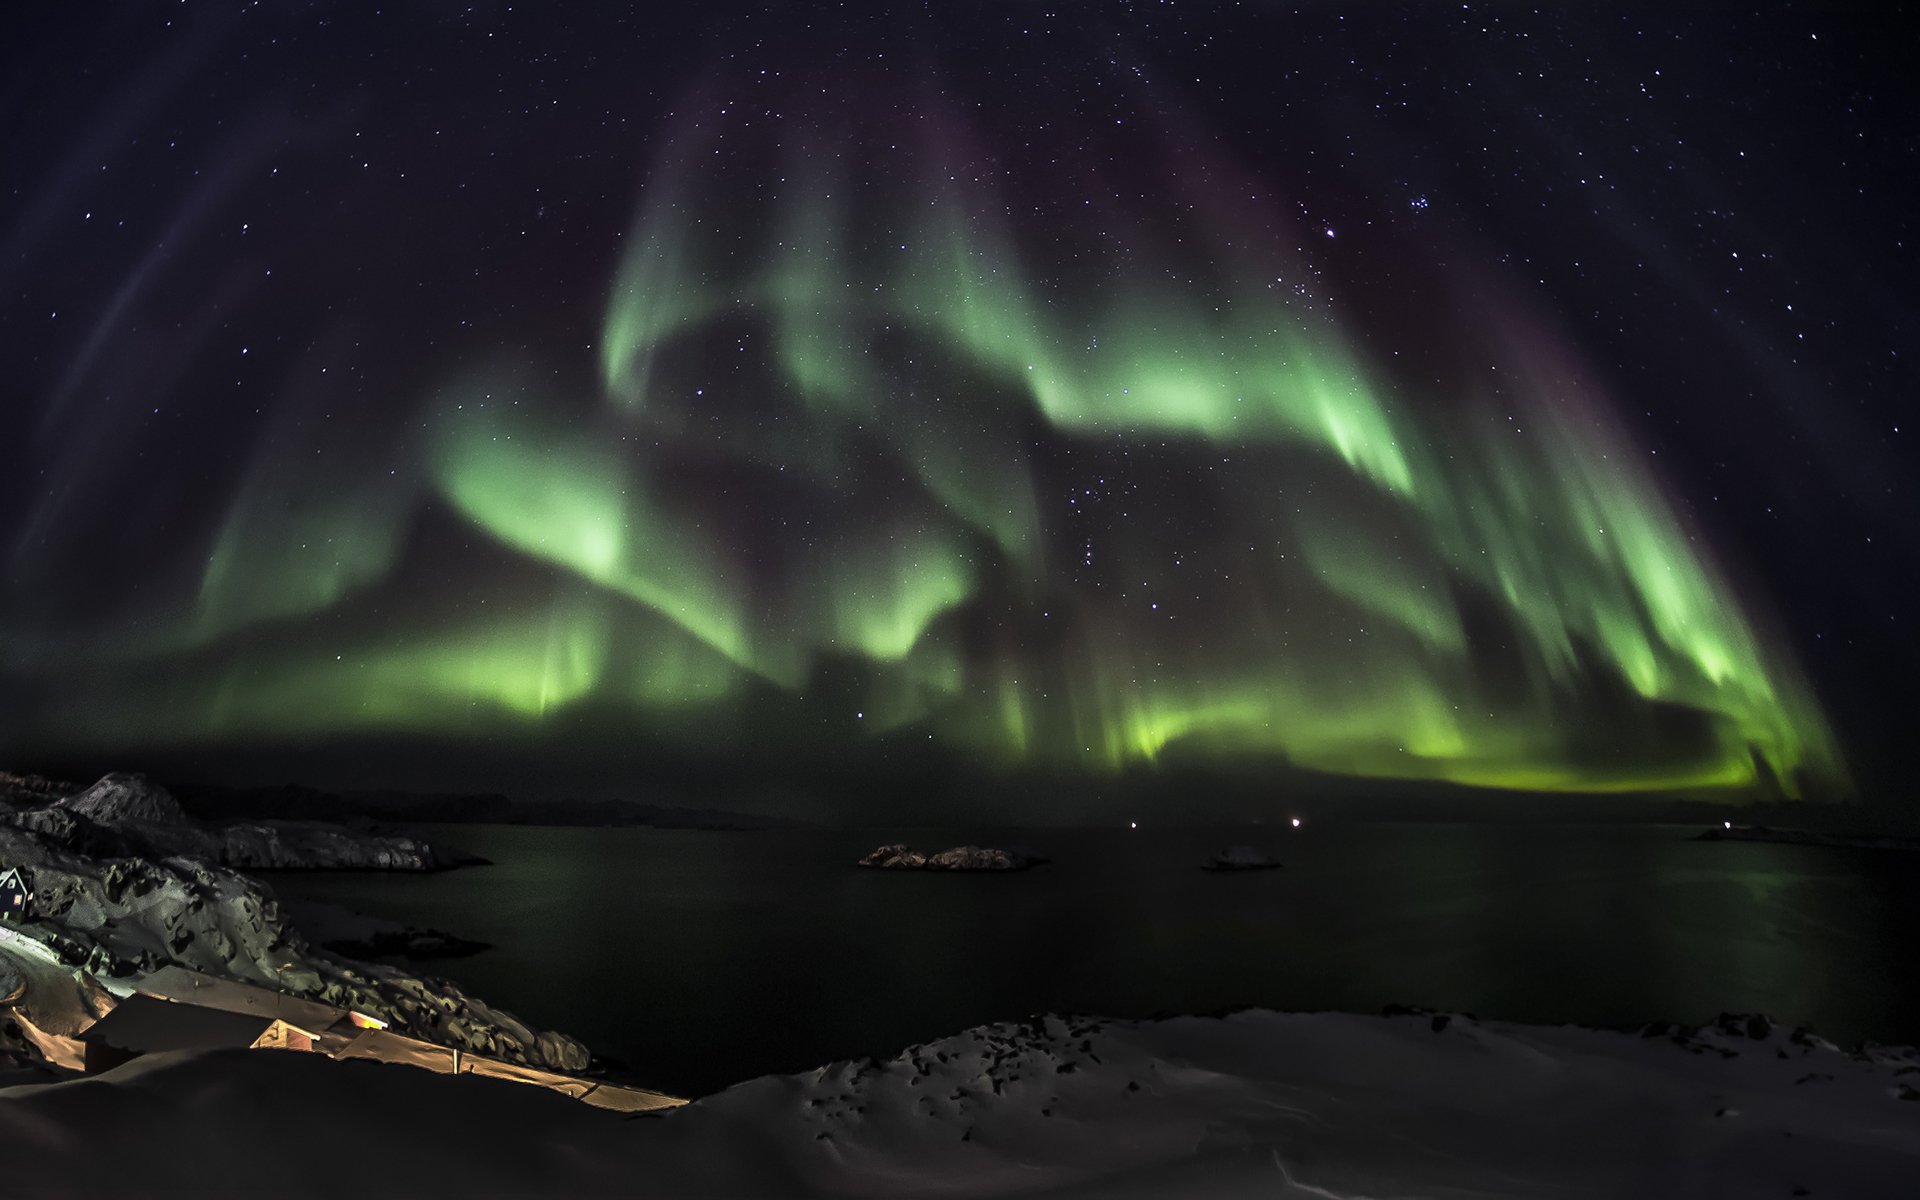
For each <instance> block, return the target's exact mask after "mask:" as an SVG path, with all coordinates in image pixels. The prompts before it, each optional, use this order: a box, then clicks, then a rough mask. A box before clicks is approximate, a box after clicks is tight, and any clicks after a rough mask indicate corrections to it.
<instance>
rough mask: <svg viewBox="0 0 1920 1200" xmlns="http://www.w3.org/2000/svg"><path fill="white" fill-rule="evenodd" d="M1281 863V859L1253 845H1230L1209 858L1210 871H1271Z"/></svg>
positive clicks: (1207, 867)
mask: <svg viewBox="0 0 1920 1200" xmlns="http://www.w3.org/2000/svg"><path fill="white" fill-rule="evenodd" d="M1279 865H1280V860H1279V859H1276V858H1270V857H1268V855H1267V853H1266V851H1264V850H1257V849H1255V848H1254V847H1252V846H1228V847H1227V848H1226V849H1225V850H1222V851H1221V852H1220V853H1218V854H1216V855H1214V856H1213V857H1212V858H1211V859H1209V860H1208V862H1207V865H1206V869H1207V870H1209V871H1270V870H1272V869H1273V868H1275V867H1277V866H1279Z"/></svg>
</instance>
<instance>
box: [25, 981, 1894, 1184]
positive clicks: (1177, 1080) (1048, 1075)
mask: <svg viewBox="0 0 1920 1200" xmlns="http://www.w3.org/2000/svg"><path fill="white" fill-rule="evenodd" d="M681 1035H683V1034H682V1033H676V1034H675V1036H681ZM715 1036H724V1032H716V1034H715ZM1916 1071H1920V1055H1917V1054H1916V1053H1915V1052H1914V1051H1912V1050H1908V1049H1887V1048H1879V1047H1874V1048H1869V1050H1868V1051H1866V1052H1863V1053H1860V1054H1848V1053H1845V1052H1842V1051H1840V1050H1838V1049H1836V1048H1834V1047H1833V1046H1831V1045H1830V1044H1827V1043H1825V1042H1822V1041H1820V1040H1819V1039H1817V1038H1813V1037H1810V1036H1807V1035H1805V1034H1801V1033H1796V1032H1795V1031H1790V1030H1787V1029H1783V1028H1780V1027H1777V1026H1774V1025H1772V1024H1771V1023H1769V1022H1766V1021H1764V1020H1755V1019H1751V1018H1744V1017H1740V1018H1729V1019H1727V1020H1726V1021H1723V1022H1718V1023H1715V1024H1714V1025H1711V1026H1708V1027H1705V1028H1702V1029H1691V1030H1679V1029H1672V1030H1666V1031H1663V1032H1661V1033H1660V1035H1659V1036H1653V1037H1640V1036H1636V1035H1634V1034H1630V1033H1618V1032H1602V1031H1596V1030H1590V1029H1574V1028H1558V1029H1550V1028H1543V1027H1538V1026H1522V1025H1508V1024H1496V1023H1491V1022H1487V1023H1482V1022H1478V1021H1475V1020H1473V1019H1471V1018H1468V1017H1462V1016H1457V1015H1449V1014H1432V1013H1414V1014H1408V1015H1404V1016H1398V1017H1383V1016H1353V1015H1347V1014H1338V1013H1316V1014H1290V1013H1274V1012H1264V1011H1248V1012H1242V1013H1238V1014H1235V1015H1233V1016H1228V1017H1178V1018H1173V1019H1169V1020H1163V1021H1147V1022H1134V1021H1124V1022H1122V1021H1108V1020H1101V1019H1096V1018H1085V1017H1058V1016H1047V1017H1036V1018H1031V1019H1029V1020H1025V1021H1019V1022H1003V1023H999V1024H994V1025H986V1026H980V1027H978V1028H974V1029H969V1030H966V1031H964V1032H961V1033H958V1034H955V1035H953V1036H951V1037H946V1038H941V1039H939V1040H937V1041H932V1042H927V1043H924V1044H921V1045H917V1046H912V1047H909V1048H908V1049H906V1050H903V1051H901V1052H900V1053H899V1054H896V1055H894V1056H892V1057H891V1058H888V1059H885V1060H879V1059H865V1060H861V1061H856V1062H841V1063H834V1064H831V1065H828V1066H824V1067H821V1068H819V1069H817V1070H813V1071H809V1072H805V1073H803V1074H799V1075H788V1076H768V1077H764V1078H760V1079H756V1080H752V1081H750V1082H747V1083H743V1084H740V1085H739V1086H737V1087H733V1088H729V1089H728V1090H726V1091H724V1092H721V1093H718V1094H716V1095H713V1096H709V1097H706V1098H705V1099H702V1100H699V1101H697V1102H695V1103H693V1104H691V1105H688V1106H686V1107H684V1108H679V1109H675V1110H673V1111H671V1112H668V1113H665V1114H662V1115H658V1116H649V1117H647V1118H646V1119H643V1120H627V1119H622V1118H621V1117H619V1116H618V1115H616V1114H611V1113H607V1112H603V1111H601V1110H598V1109H593V1108H590V1107H588V1106H586V1105H581V1104H577V1103H574V1102H571V1101H568V1100H566V1099H564V1098H561V1097H559V1096H556V1095H554V1094H552V1093H549V1092H544V1091H541V1090H538V1089H534V1088H527V1087H521V1086H517V1085H512V1084H507V1083H502V1082H497V1081H490V1080H485V1079H477V1078H474V1077H472V1076H461V1077H451V1076H445V1075H435V1074H431V1073H428V1072H425V1071H417V1070H412V1069H409V1068H404V1067H390V1066H376V1065H374V1064H369V1063H351V1062H349V1063H335V1062H330V1061H328V1060H326V1059H324V1058H320V1057H318V1056H314V1055H304V1054H292V1053H285V1052H269V1051H254V1052H245V1051H222V1052H219V1053H216V1054H211V1055H203V1056H180V1055H155V1056H151V1057H149V1058H147V1059H142V1060H138V1061H136V1062H134V1063H131V1064H128V1065H127V1066H124V1067H121V1068H118V1069H117V1070H114V1071H112V1072H109V1073H107V1074H105V1075H101V1076H95V1077H91V1078H89V1079H88V1080H86V1081H82V1082H76V1083H64V1084H58V1085H53V1086H37V1087H35V1086H28V1087H14V1088H7V1089H0V1155H4V1157H5V1161H6V1162H7V1176H8V1184H9V1186H10V1187H13V1188H16V1189H18V1190H21V1191H23V1192H25V1193H28V1194H39V1193H43V1192H58V1193H60V1194H71V1193H79V1194H89V1195H106V1194H121V1195H174V1194H181V1195H189V1194H205V1193H206V1191H207V1190H208V1189H209V1187H210V1186H211V1184H212V1183H214V1182H219V1181H239V1180H271V1181H272V1189H273V1190H274V1191H275V1192H276V1194H279V1195H286V1196H301V1195H316V1196H318V1195H343V1194H363V1193H379V1194H395V1193H414V1194H425V1195H445V1194H462V1193H482V1194H501V1193H510V1194H514V1195H556V1196H560V1195H615V1194H619V1195H658V1196H675V1197H698V1196H722V1195H727V1196H906V1195H941V1196H949V1197H992V1196H1053V1197H1069V1196H1071V1197H1115V1198H1120V1200H1125V1198H1129V1197H1160V1196H1181V1197H1238V1196H1272V1197H1289V1196H1292V1197H1309V1196H1311V1197H1322V1198H1324V1197H1362V1196H1368V1197H1387V1196H1446V1197H1459V1198H1466V1197H1473V1198H1475V1200H1496V1198H1512V1200H1518V1198H1522V1197H1524V1198H1527V1200H1534V1198H1537V1197H1541V1196H1582V1197H1585V1196H1591V1197H1613V1196H1636V1197H1639V1196H1645V1197H1686V1198H1688V1200H1720V1198H1726V1197H1742V1198H1745V1197H1753V1196H1780V1197H1788V1196H1793V1195H1806V1196H1811V1197H1815V1198H1818V1197H1823V1196H1845V1197H1849V1198H1854V1200H1859V1198H1867V1200H1873V1198H1878V1197H1887V1198H1892V1197H1900V1198H1902V1200H1905V1198H1908V1197H1911V1196H1912V1195H1913V1180H1914V1179H1916V1178H1920V1103H1914V1102H1912V1101H1911V1100H1908V1099H1903V1096H1905V1095H1907V1094H1909V1093H1911V1091H1912V1088H1911V1086H1910V1085H1909V1084H1908V1083H1907V1081H1908V1080H1910V1079H1912V1078H1914V1077H1915V1072H1916ZM316 1128H324V1129H325V1130H326V1131H327V1135H328V1138H329V1139H330V1141H331V1142H332V1144H337V1145H340V1146H346V1147H351V1148H352V1150H351V1153H341V1154H320V1155H310V1156H306V1157H304V1158H303V1159H302V1160H301V1161H300V1164H299V1169H298V1170H293V1171H289V1170H288V1169H287V1166H286V1164H287V1159H286V1154H287V1151H286V1141H285V1139H286V1135H287V1131H288V1130H306V1129H316ZM77 1146H88V1147H103V1148H110V1149H111V1151H112V1152H111V1153H95V1154H87V1155H75V1154H74V1153H73V1152H72V1148H73V1147H77ZM208 1164H218V1168H217V1170H218V1174H217V1176H209V1175H208V1171H209V1170H210V1168H209V1166H208Z"/></svg>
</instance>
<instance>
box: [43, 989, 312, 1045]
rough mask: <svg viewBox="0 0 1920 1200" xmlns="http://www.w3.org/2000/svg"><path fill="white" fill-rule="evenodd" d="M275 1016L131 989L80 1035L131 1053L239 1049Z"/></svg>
mask: <svg viewBox="0 0 1920 1200" xmlns="http://www.w3.org/2000/svg"><path fill="white" fill-rule="evenodd" d="M275 1020H276V1018H274V1017H264V1016H249V1015H248V1014H246V1013H232V1012H222V1011H221V1010H220V1009H217V1008H201V1007H200V1006H198V1005H195V1004H176V1003H174V1002H173V1001H171V1000H156V999H154V998H153V997H151V996H141V995H133V996H129V997H127V998H126V999H125V1000H122V1001H121V1002H120V1003H119V1004H118V1005H117V1006H116V1007H115V1008H114V1010H113V1011H112V1012H110V1013H108V1014H107V1015H106V1016H104V1017H101V1018H100V1019H99V1020H98V1021H95V1022H94V1023H93V1026H92V1027H91V1028H89V1029H88V1030H87V1031H86V1032H85V1033H83V1034H81V1035H80V1040H81V1041H83V1042H90V1043H95V1044H98V1045H102V1046H112V1047H113V1048H114V1049H116V1050H130V1051H133V1052H134V1053H136V1054H157V1053H160V1052H162V1051H166V1050H218V1049H225V1048H229V1047H231V1048H238V1049H244V1048H246V1047H248V1046H251V1045H253V1043H255V1042H256V1041H259V1040H260V1035H261V1034H263V1033H265V1032H266V1031H267V1030H268V1029H269V1028H270V1027H271V1026H272V1025H273V1023H274V1021H275Z"/></svg>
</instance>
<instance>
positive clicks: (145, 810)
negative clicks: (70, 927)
mask: <svg viewBox="0 0 1920 1200" xmlns="http://www.w3.org/2000/svg"><path fill="white" fill-rule="evenodd" d="M0 821H4V822H5V823H7V824H11V825H14V826H16V827H19V828H22V829H30V830H33V831H35V832H37V833H40V834H43V835H45V836H47V837H49V838H51V839H53V840H54V841H55V842H57V843H59V844H60V845H61V846H64V847H65V848H67V849H69V850H72V851H74V852H75V853H79V854H84V855H87V856H89V857H93V858H127V857H142V858H174V857H191V858H198V859H201V860H203V861H206V862H210V863H216V864H219V865H221V866H226V867H234V868H238V869H240V870H377V871H432V870H440V869H444V868H447V867H452V866H458V865H461V864H462V863H467V862H476V861H480V860H477V859H473V858H470V857H465V856H461V855H457V854H451V855H450V854H447V853H445V852H443V851H441V850H439V849H437V848H436V847H434V846H432V845H430V844H428V843H427V842H425V841H423V840H421V839H419V838H415V837H409V836H406V835H404V834H398V833H376V832H372V831H367V830H359V829H350V828H347V827H346V826H342V825H331V824H327V823H325V822H321V821H238V822H233V823H230V824H225V825H217V826H212V827H207V826H203V825H201V824H199V823H198V822H196V821H194V820H193V819H192V818H191V817H189V816H188V815H187V814H186V812H185V811H184V810H183V809H182V808H181V807H180V804H179V802H178V801H177V800H175V799H174V797H173V795H172V794H171V793H170V792H168V791H167V789H166V788H164V787H162V786H161V785H159V784H157V783H155V782H153V781H152V780H150V779H147V778H146V777H145V776H142V775H124V774H115V775H108V776H106V777H105V778H103V779H101V780H100V781H99V782H98V783H95V784H94V785H93V786H92V787H90V788H88V789H86V790H85V791H83V792H80V793H78V794H76V795H71V796H68V797H66V798H64V799H61V800H58V801H55V802H53V803H50V804H45V805H40V806H38V807H31V808H24V809H20V810H18V811H15V812H11V813H8V814H5V815H4V816H0Z"/></svg>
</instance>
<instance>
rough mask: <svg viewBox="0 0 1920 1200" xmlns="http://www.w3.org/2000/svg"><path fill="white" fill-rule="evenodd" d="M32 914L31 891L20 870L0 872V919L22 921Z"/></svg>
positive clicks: (10, 869) (12, 869)
mask: <svg viewBox="0 0 1920 1200" xmlns="http://www.w3.org/2000/svg"><path fill="white" fill-rule="evenodd" d="M32 912H33V889H32V888H30V887H28V886H27V878H26V876H24V875H22V874H21V873H20V868H19V867H8V868H7V869H6V870H4V871H0V917H5V918H6V919H7V920H9V921H24V920H26V919H27V918H28V917H29V916H30V915H31V914H32Z"/></svg>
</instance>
